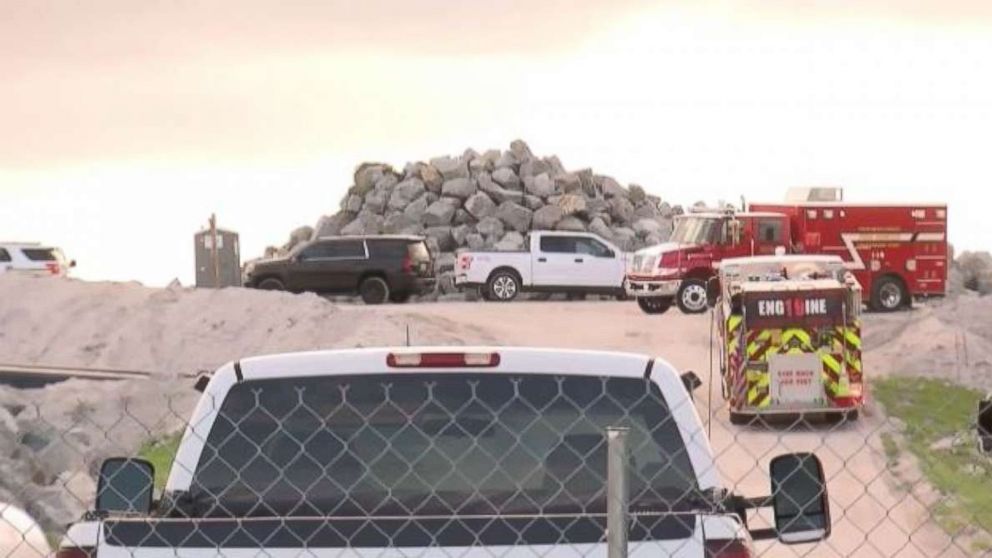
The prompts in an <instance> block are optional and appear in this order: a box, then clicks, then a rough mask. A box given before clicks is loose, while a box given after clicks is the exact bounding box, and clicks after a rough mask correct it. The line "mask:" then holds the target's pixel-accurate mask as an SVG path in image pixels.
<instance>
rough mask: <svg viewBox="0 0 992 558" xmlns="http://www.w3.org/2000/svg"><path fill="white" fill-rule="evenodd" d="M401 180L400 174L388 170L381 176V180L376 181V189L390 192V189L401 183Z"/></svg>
mask: <svg viewBox="0 0 992 558" xmlns="http://www.w3.org/2000/svg"><path fill="white" fill-rule="evenodd" d="M399 181H400V178H399V177H398V176H396V175H395V174H393V173H392V172H388V173H386V174H384V175H382V177H381V178H379V180H376V181H375V188H374V190H375V191H377V192H389V191H390V190H392V189H393V187H394V186H396V185H397V184H399Z"/></svg>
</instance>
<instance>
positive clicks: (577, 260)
mask: <svg viewBox="0 0 992 558" xmlns="http://www.w3.org/2000/svg"><path fill="white" fill-rule="evenodd" d="M583 261H585V260H583V259H582V258H575V263H582V262H583Z"/></svg>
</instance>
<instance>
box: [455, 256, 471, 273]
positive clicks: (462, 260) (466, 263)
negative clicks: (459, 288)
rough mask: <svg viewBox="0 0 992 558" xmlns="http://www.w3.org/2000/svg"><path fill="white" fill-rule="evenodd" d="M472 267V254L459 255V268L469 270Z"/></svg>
mask: <svg viewBox="0 0 992 558" xmlns="http://www.w3.org/2000/svg"><path fill="white" fill-rule="evenodd" d="M470 267H472V256H471V255H470V254H462V255H460V256H458V269H460V270H462V271H468V269H469V268H470Z"/></svg>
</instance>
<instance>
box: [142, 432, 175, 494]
mask: <svg viewBox="0 0 992 558" xmlns="http://www.w3.org/2000/svg"><path fill="white" fill-rule="evenodd" d="M182 437H183V433H182V432H175V433H173V434H169V435H168V436H166V437H164V438H160V439H158V440H151V441H148V442H145V444H144V445H143V446H141V449H140V450H138V457H141V458H142V459H147V460H148V461H150V462H151V464H152V465H154V466H155V488H156V489H162V488H163V487H164V486H165V481H166V479H168V478H169V469H170V468H171V467H172V460H173V459H175V457H176V451H177V450H178V449H179V440H180V439H182Z"/></svg>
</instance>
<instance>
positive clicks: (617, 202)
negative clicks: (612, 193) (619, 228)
mask: <svg viewBox="0 0 992 558" xmlns="http://www.w3.org/2000/svg"><path fill="white" fill-rule="evenodd" d="M609 204H610V216H611V217H613V221H614V222H617V223H629V222H630V220H631V219H633V218H634V206H633V205H632V204H631V203H630V202H629V201H627V199H626V198H621V197H614V198H611V199H610V200H609Z"/></svg>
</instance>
